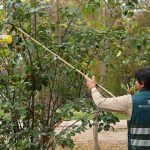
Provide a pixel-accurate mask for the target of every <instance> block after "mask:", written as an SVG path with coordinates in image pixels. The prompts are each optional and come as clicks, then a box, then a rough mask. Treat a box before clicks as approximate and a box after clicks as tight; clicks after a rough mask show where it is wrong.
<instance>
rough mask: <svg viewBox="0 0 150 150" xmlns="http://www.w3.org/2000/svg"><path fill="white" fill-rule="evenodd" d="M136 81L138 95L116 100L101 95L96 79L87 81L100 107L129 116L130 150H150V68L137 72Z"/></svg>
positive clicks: (120, 97)
mask: <svg viewBox="0 0 150 150" xmlns="http://www.w3.org/2000/svg"><path fill="white" fill-rule="evenodd" d="M135 79H136V82H135V85H136V88H137V90H138V91H139V92H138V93H137V94H135V95H134V96H131V95H130V94H128V95H124V96H119V97H114V98H104V97H103V96H102V95H101V94H100V93H99V91H98V90H97V88H96V81H95V78H94V77H92V79H91V78H88V77H87V78H86V81H87V86H88V88H89V89H90V90H91V94H92V97H93V100H94V102H95V104H96V105H97V106H98V107H100V108H101V109H103V110H106V111H114V112H120V113H124V114H126V115H127V120H128V150H150V68H143V69H139V70H137V71H136V73H135Z"/></svg>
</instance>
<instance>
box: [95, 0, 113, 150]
mask: <svg viewBox="0 0 150 150" xmlns="http://www.w3.org/2000/svg"><path fill="white" fill-rule="evenodd" d="M102 7H104V12H103V11H102V14H101V15H102V16H105V18H107V19H105V26H106V27H107V28H110V27H111V25H112V19H111V16H110V14H111V10H110V8H109V7H108V4H106V2H105V1H103V2H102ZM102 9H103V8H102ZM101 18H103V17H101ZM108 47H109V41H108V40H105V41H104V56H107V55H108V54H107V49H108ZM107 61H108V60H103V61H102V62H101V64H100V76H101V78H100V83H101V85H102V86H103V83H102V82H103V79H104V76H105V73H106V64H107V63H108V62H107ZM99 115H100V114H99V113H96V112H94V118H97V117H98V116H99ZM93 123H94V124H95V125H94V126H93V142H94V143H93V145H94V146H93V150H100V149H101V148H100V146H99V139H98V120H97V119H95V120H94V122H93Z"/></svg>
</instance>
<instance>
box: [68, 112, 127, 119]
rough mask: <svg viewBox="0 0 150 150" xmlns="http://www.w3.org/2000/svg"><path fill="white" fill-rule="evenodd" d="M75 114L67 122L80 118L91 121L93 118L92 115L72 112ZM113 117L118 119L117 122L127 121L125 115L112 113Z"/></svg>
mask: <svg viewBox="0 0 150 150" xmlns="http://www.w3.org/2000/svg"><path fill="white" fill-rule="evenodd" d="M74 113H75V116H73V117H71V118H69V120H78V119H80V118H83V117H86V118H87V119H89V120H92V118H93V116H92V114H89V115H86V114H84V113H82V112H74ZM113 114H114V115H115V116H117V117H118V118H119V120H122V119H127V117H126V115H124V114H120V113H116V112H115V113H113Z"/></svg>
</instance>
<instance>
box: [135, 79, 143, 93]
mask: <svg viewBox="0 0 150 150" xmlns="http://www.w3.org/2000/svg"><path fill="white" fill-rule="evenodd" d="M135 86H136V88H137V90H138V91H141V90H142V89H143V88H144V83H143V82H142V83H139V82H138V81H137V80H136V81H135Z"/></svg>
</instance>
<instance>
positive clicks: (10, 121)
mask: <svg viewBox="0 0 150 150" xmlns="http://www.w3.org/2000/svg"><path fill="white" fill-rule="evenodd" d="M129 2H130V3H129ZM129 2H128V3H127V4H124V5H123V6H125V7H122V3H121V2H120V3H118V2H116V1H109V3H108V4H109V5H110V6H116V7H115V8H116V10H115V12H117V13H120V14H121V15H120V14H119V17H120V18H119V19H118V22H117V21H116V20H117V18H116V16H112V17H113V19H114V23H113V24H112V27H111V28H108V27H107V26H105V24H103V23H102V24H99V23H98V24H97V23H96V22H94V21H95V20H97V22H99V21H100V17H99V16H98V15H97V14H98V13H99V12H100V11H101V9H102V11H103V4H101V1H100V0H89V1H83V2H82V1H81V3H79V5H78V4H77V3H76V2H73V3H71V2H70V3H68V5H67V6H66V5H65V2H62V3H61V4H59V3H58V2H57V4H56V3H53V2H41V1H36V0H33V1H31V2H29V1H20V0H7V1H6V2H5V9H6V12H7V14H6V15H7V16H6V17H5V18H4V19H3V20H2V21H1V23H0V29H1V32H4V33H7V34H12V36H13V43H12V44H10V45H5V44H4V45H2V46H3V47H1V51H0V62H1V66H2V67H1V68H0V71H1V72H0V73H1V75H0V83H1V84H0V110H1V111H2V113H1V114H0V119H1V124H0V148H1V149H9V148H12V149H13V148H14V149H17V150H20V149H22V150H26V149H27V150H29V149H32V150H34V149H49V148H52V149H54V148H55V145H56V144H58V145H61V146H62V147H64V146H69V147H70V149H73V147H74V143H73V140H72V137H73V136H74V135H75V134H76V133H81V132H84V131H85V130H86V128H87V125H89V127H91V126H92V125H94V124H91V123H90V121H89V120H88V119H87V118H86V115H88V114H90V112H92V111H93V110H95V105H94V104H93V103H92V101H91V100H90V99H89V93H88V91H87V90H86V88H85V85H84V79H83V77H82V76H81V75H79V74H78V73H76V72H75V71H74V70H73V69H70V68H69V67H68V66H66V65H65V64H64V63H63V62H61V61H59V60H58V59H57V58H56V57H54V56H52V55H50V54H49V53H48V52H46V51H45V50H44V49H43V48H42V47H40V46H37V45H36V44H35V43H34V42H32V40H30V38H28V37H26V36H25V35H23V34H21V33H20V32H19V31H18V30H17V29H16V28H15V26H18V27H20V28H21V29H23V30H24V31H26V32H27V33H29V34H30V35H31V36H33V37H34V38H35V39H36V40H38V41H39V42H41V43H42V44H43V45H45V46H47V47H48V48H49V49H50V50H52V51H53V52H54V53H56V54H58V55H59V56H61V57H62V58H63V59H65V60H67V61H68V62H69V63H71V64H72V65H73V66H75V67H76V68H78V69H80V70H81V71H82V72H84V73H89V74H93V72H94V71H93V69H92V67H91V66H92V65H91V64H92V63H93V62H94V61H93V58H94V59H95V60H96V62H97V61H106V60H109V61H107V62H108V64H107V68H108V69H107V74H106V75H107V76H106V77H105V78H104V79H105V80H106V79H107V78H109V77H110V75H112V71H113V72H114V70H118V68H119V69H120V73H118V74H117V75H119V76H121V77H122V78H123V79H124V78H125V79H126V78H127V77H128V76H127V75H129V78H132V77H133V71H134V70H133V67H134V68H137V67H139V66H143V65H146V64H147V65H149V55H150V51H149V50H148V49H149V42H148V40H149V34H148V32H149V30H148V27H142V26H140V24H138V22H136V21H134V22H131V20H136V19H135V18H134V14H133V13H131V12H134V11H133V10H134V9H135V7H136V6H137V1H135V0H132V1H129ZM83 5H84V6H83ZM54 6H55V7H54ZM56 6H57V7H56ZM100 8H101V9H100ZM113 11H114V10H113ZM90 13H92V14H93V15H95V16H94V17H95V19H94V21H93V22H92V21H91V20H90V21H89V18H88V15H89V14H90ZM131 14H132V15H131ZM123 15H125V16H123ZM117 16H118V15H117ZM90 17H91V16H90ZM128 17H130V18H128ZM105 20H106V18H105ZM7 22H10V23H11V24H13V25H10V24H9V25H8V24H6V23H7ZM106 40H109V41H110V45H109V47H107V49H108V51H107V53H106V51H105V48H104V44H105V41H106ZM116 57H117V59H116ZM139 60H140V61H139ZM131 63H132V66H131ZM116 79H117V78H116ZM103 82H104V81H103ZM107 84H108V87H110V89H111V86H110V83H107ZM107 84H106V85H107ZM117 84H118V83H117ZM112 86H113V85H112ZM112 91H113V90H112ZM117 92H118V91H117ZM119 92H120V91H119ZM116 94H118V93H116ZM80 111H82V112H84V113H86V115H85V116H83V117H82V118H80V120H81V122H82V125H81V126H77V125H74V124H73V125H72V126H70V127H69V128H67V129H64V130H62V131H61V132H60V133H57V132H56V130H55V129H56V128H57V126H58V125H59V124H60V123H61V122H62V121H63V119H64V118H70V117H72V116H74V115H75V114H74V112H80ZM94 119H98V120H99V129H98V131H99V132H100V131H102V130H105V131H108V130H109V129H110V128H111V125H110V124H111V123H113V124H115V122H117V121H118V119H117V118H116V117H115V116H114V115H113V114H111V113H104V112H103V113H102V115H101V116H98V118H94Z"/></svg>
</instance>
